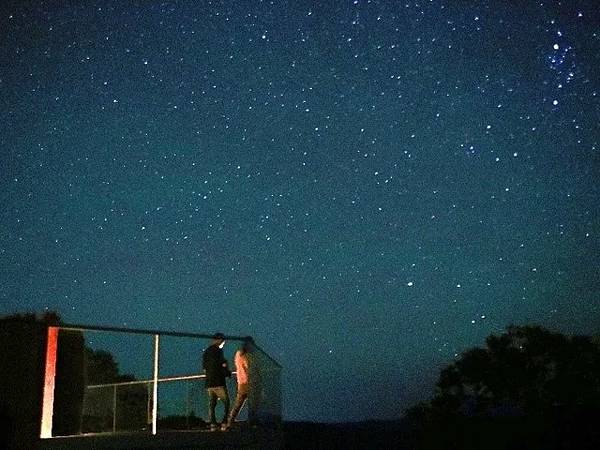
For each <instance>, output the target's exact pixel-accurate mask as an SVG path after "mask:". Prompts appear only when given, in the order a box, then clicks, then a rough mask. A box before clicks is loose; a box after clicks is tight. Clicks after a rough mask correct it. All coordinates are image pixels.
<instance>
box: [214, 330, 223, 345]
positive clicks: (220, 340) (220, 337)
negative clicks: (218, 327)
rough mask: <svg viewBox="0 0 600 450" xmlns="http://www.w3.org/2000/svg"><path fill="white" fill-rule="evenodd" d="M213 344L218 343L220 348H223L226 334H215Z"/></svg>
mask: <svg viewBox="0 0 600 450" xmlns="http://www.w3.org/2000/svg"><path fill="white" fill-rule="evenodd" d="M213 345H217V346H218V347H219V348H223V346H224V345H225V336H224V335H223V333H215V334H213Z"/></svg>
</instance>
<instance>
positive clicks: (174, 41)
mask: <svg viewBox="0 0 600 450" xmlns="http://www.w3.org/2000/svg"><path fill="white" fill-rule="evenodd" d="M323 3H325V4H323ZM508 3H509V2H496V1H491V0H490V1H477V2H476V1H473V2H450V1H443V2H440V1H433V0H432V1H422V2H416V3H415V2H396V1H394V2H392V1H362V0H357V1H344V2H343V1H336V2H304V1H298V2H293V1H273V2H258V1H257V2H233V1H232V2H205V1H189V2H184V1H181V2H177V1H173V2H153V1H138V2H122V1H96V2H93V1H89V2H70V4H68V3H67V2H60V4H61V5H62V6H57V5H58V3H55V2H14V3H12V4H11V3H9V4H8V5H7V4H6V3H3V6H2V7H1V8H0V10H1V14H0V30H1V31H0V59H1V60H2V61H4V63H3V66H2V68H1V69H0V91H1V92H2V95H1V97H0V98H1V102H2V108H0V130H1V132H0V143H1V147H2V152H1V154H0V168H1V170H2V177H1V179H0V183H1V184H2V186H1V191H0V192H1V196H2V205H3V207H2V209H1V210H0V239H1V241H0V276H1V281H2V288H1V290H0V299H1V303H0V313H3V314H8V313H12V312H17V311H38V312H39V311H43V310H45V309H50V310H56V311H58V312H59V313H60V314H61V315H62V317H63V319H64V320H66V321H67V322H75V323H90V324H97V325H111V326H127V327H141V328H156V329H168V330H177V331H191V332H213V331H215V330H217V329H218V330H221V331H223V332H225V333H228V334H239V335H246V334H251V335H253V336H255V338H256V339H257V341H258V343H259V344H261V345H262V346H263V347H264V348H265V349H266V350H267V351H268V352H269V353H270V354H271V355H272V356H274V357H275V358H276V359H278V360H279V361H280V362H281V364H282V365H283V366H284V377H283V384H284V400H285V406H284V413H285V417H286V418H288V419H312V420H329V421H345V420H359V419H370V418H393V417H398V416H399V415H400V414H401V412H402V410H403V409H404V408H406V407H408V406H411V405H412V403H413V402H414V401H416V400H421V399H425V398H427V396H428V395H429V394H430V393H431V391H432V387H433V383H434V381H435V379H436V377H437V374H438V370H439V368H441V367H443V366H444V365H445V364H448V363H449V362H451V361H452V360H453V359H454V358H456V357H457V356H458V355H460V353H461V352H462V351H464V350H465V349H467V348H469V347H472V346H475V345H481V344H482V343H483V340H484V338H485V337H486V336H487V335H489V334H490V333H500V332H501V331H502V330H503V329H504V327H506V326H507V325H509V324H525V323H537V324H541V325H544V326H547V327H550V328H552V329H555V330H559V331H564V332H577V333H597V332H598V331H599V327H600V310H599V309H600V308H599V306H600V298H599V281H598V280H599V270H598V268H599V255H600V253H599V251H600V240H599V233H600V221H599V218H600V214H599V206H600V201H599V197H598V193H599V187H598V180H599V174H600V158H599V145H600V142H599V141H600V130H599V125H598V124H599V123H600V13H599V12H598V8H597V4H596V2H595V1H592V0H590V1H568V2H567V1H565V2H556V1H548V2H533V1H526V2H519V5H518V6H509V5H508ZM11 5H12V6H11ZM7 62H8V64H7Z"/></svg>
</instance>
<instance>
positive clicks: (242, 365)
mask: <svg viewBox="0 0 600 450" xmlns="http://www.w3.org/2000/svg"><path fill="white" fill-rule="evenodd" d="M251 344H252V339H251V338H246V339H245V340H244V343H243V344H242V345H241V347H240V348H239V350H238V351H237V352H235V356H234V363H235V371H236V378H237V394H236V397H235V403H234V405H233V409H232V410H231V414H230V415H229V419H228V421H227V424H228V426H231V425H232V424H233V422H235V419H236V417H237V415H238V414H239V412H240V410H241V409H242V407H243V406H244V403H246V399H247V398H248V391H249V369H250V366H249V360H248V353H249V352H250V349H251Z"/></svg>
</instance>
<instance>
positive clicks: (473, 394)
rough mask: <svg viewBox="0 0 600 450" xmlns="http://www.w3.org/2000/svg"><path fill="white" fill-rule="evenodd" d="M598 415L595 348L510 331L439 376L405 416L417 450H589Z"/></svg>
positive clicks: (579, 339) (577, 339) (529, 329)
mask: <svg viewBox="0 0 600 450" xmlns="http://www.w3.org/2000/svg"><path fill="white" fill-rule="evenodd" d="M599 408H600V346H599V345H598V343H597V341H594V340H593V339H592V338H590V337H587V336H573V337H569V336H565V335H563V334H560V333H555V332H551V331H549V330H546V329H544V328H541V327H538V326H511V327H508V328H507V331H506V332H505V333H504V334H502V335H500V336H494V335H492V336H489V337H488V338H487V339H486V347H485V348H473V349H470V350H468V351H467V352H465V353H464V354H463V355H462V356H461V358H460V359H458V360H457V361H456V362H454V363H453V364H451V365H450V366H448V367H446V368H445V369H443V370H442V371H441V373H440V376H439V379H438V382H437V390H436V394H435V396H434V398H433V399H432V400H431V401H430V402H428V403H424V404H420V405H417V406H416V407H414V408H412V409H411V410H409V411H408V413H407V417H408V420H409V422H412V423H413V424H416V425H415V426H416V428H417V429H418V430H419V432H418V433H417V434H419V435H420V436H419V439H420V442H421V444H422V447H424V448H445V449H450V448H462V449H467V448H490V449H491V448H498V449H500V448H502V449H504V448H511V449H512V448H544V449H545V448H552V449H563V448H581V449H583V448H590V449H591V448H600V445H599V444H600V436H599V434H598V433H595V432H594V431H593V427H592V425H593V423H594V421H597V417H598V416H599ZM483 430H485V433H481V432H482V431H483ZM479 434H481V435H482V439H483V440H484V441H485V442H482V441H481V440H480V439H479V438H477V435H479ZM432 435H435V436H436V437H434V438H431V436H432Z"/></svg>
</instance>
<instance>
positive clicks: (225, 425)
mask: <svg viewBox="0 0 600 450" xmlns="http://www.w3.org/2000/svg"><path fill="white" fill-rule="evenodd" d="M228 430H229V424H228V423H224V424H222V425H221V431H228Z"/></svg>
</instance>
